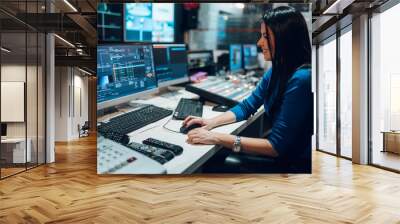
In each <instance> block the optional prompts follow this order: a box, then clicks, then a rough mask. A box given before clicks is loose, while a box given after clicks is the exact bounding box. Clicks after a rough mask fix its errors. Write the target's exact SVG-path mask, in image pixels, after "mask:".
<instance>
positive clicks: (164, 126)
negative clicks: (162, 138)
mask: <svg viewBox="0 0 400 224" xmlns="http://www.w3.org/2000/svg"><path fill="white" fill-rule="evenodd" d="M171 120H172V116H171V118H170V119H168V121H167V122H166V123H165V124H164V125H163V126H162V127H163V128H164V129H166V130H168V131H171V132H174V133H181V132H179V131H175V130H172V129H169V128H167V127H166V125H167V124H168V123H169V122H170V121H171Z"/></svg>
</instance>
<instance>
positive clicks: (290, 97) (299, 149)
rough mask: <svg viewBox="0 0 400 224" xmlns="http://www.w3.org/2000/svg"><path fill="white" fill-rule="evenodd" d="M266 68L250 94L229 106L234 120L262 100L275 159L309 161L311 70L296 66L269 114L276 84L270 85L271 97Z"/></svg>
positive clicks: (248, 115)
mask: <svg viewBox="0 0 400 224" xmlns="http://www.w3.org/2000/svg"><path fill="white" fill-rule="evenodd" d="M271 73H272V71H271V69H270V70H268V71H267V72H266V73H265V74H264V76H263V78H262V80H261V81H260V82H259V84H258V85H257V87H256V89H255V90H254V91H253V92H252V94H251V95H250V96H249V97H248V98H246V99H245V100H243V101H242V102H241V103H239V104H238V105H236V106H235V107H233V108H232V109H231V111H232V112H233V113H234V114H235V116H236V121H242V120H246V119H247V118H248V117H250V116H251V115H253V114H254V113H256V111H257V110H258V108H259V107H260V106H261V105H262V104H263V105H264V111H265V114H266V115H267V118H268V119H269V120H270V121H271V124H272V129H271V131H270V132H269V134H268V135H267V139H268V141H269V142H270V143H271V145H272V147H273V149H274V150H275V151H276V152H277V153H278V154H279V155H278V159H279V160H284V161H286V162H289V163H290V162H291V161H293V160H305V161H309V162H310V163H311V137H312V132H313V94H312V91H311V70H310V69H309V68H302V69H298V70H297V71H295V72H294V74H293V75H292V77H291V78H290V79H289V81H288V83H287V86H286V89H285V91H284V94H283V97H282V100H281V101H280V102H281V103H280V105H278V106H277V107H276V108H277V109H275V110H274V111H273V112H272V113H273V114H270V113H271V112H270V109H269V108H270V107H271V106H272V103H273V101H274V100H275V98H276V96H277V94H278V85H277V86H276V87H273V92H272V94H271V97H270V99H266V91H267V88H268V84H269V81H270V78H271Z"/></svg>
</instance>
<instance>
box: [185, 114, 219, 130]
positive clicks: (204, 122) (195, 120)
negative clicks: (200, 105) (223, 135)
mask: <svg viewBox="0 0 400 224" xmlns="http://www.w3.org/2000/svg"><path fill="white" fill-rule="evenodd" d="M193 124H200V125H201V126H202V128H203V129H206V130H211V129H213V128H214V122H213V121H212V120H211V119H204V118H201V117H195V116H188V117H187V118H186V119H185V120H184V121H183V123H182V125H183V126H185V127H189V126H191V125H193Z"/></svg>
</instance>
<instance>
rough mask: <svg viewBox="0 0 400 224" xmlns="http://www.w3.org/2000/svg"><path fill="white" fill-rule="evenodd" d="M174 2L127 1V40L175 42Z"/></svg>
mask: <svg viewBox="0 0 400 224" xmlns="http://www.w3.org/2000/svg"><path fill="white" fill-rule="evenodd" d="M174 16H175V15H174V4H173V3H126V4H125V19H124V20H125V41H141V42H166V43H171V42H174V33H175V32H174V28H175V27H174V26H175V21H174Z"/></svg>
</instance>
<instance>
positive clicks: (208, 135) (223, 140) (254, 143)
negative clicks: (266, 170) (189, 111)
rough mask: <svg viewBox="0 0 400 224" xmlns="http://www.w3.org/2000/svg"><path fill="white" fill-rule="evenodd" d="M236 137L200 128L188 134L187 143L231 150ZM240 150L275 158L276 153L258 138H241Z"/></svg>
mask: <svg viewBox="0 0 400 224" xmlns="http://www.w3.org/2000/svg"><path fill="white" fill-rule="evenodd" d="M235 138H236V136H234V135H230V134H223V133H218V132H211V131H208V130H205V129H202V128H198V129H194V130H192V131H190V132H189V133H188V140H187V141H188V143H190V144H206V145H222V146H224V147H226V148H230V149H232V148H233V143H234V141H235ZM241 150H242V151H243V152H246V153H252V154H258V155H266V156H271V157H277V156H278V153H277V152H276V151H275V150H274V149H273V147H272V145H271V143H270V142H269V141H268V140H267V139H260V138H247V137H242V138H241Z"/></svg>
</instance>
